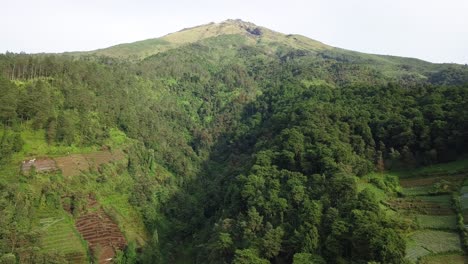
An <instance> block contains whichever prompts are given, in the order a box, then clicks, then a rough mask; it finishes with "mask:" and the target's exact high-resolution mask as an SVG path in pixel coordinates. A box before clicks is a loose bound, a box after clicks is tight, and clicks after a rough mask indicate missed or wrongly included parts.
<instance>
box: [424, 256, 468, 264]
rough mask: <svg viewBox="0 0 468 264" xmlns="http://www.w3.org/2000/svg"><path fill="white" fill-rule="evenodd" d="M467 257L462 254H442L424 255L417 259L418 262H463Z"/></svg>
mask: <svg viewBox="0 0 468 264" xmlns="http://www.w3.org/2000/svg"><path fill="white" fill-rule="evenodd" d="M467 261H468V258H467V257H466V256H465V255H462V254H443V255H434V256H424V257H422V258H421V259H420V260H419V262H418V263H419V264H465V263H467Z"/></svg>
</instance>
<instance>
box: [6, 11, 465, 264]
mask: <svg viewBox="0 0 468 264" xmlns="http://www.w3.org/2000/svg"><path fill="white" fill-rule="evenodd" d="M0 122H1V129H0V211H1V212H2V214H0V263H51V262H52V263H67V262H68V263H91V262H92V263H108V262H109V261H108V260H109V259H113V261H115V262H116V263H235V264H240V263H281V264H282V263H295V264H299V263H349V264H353V263H371V262H374V263H417V262H418V263H432V262H436V261H439V262H445V263H464V262H465V261H466V257H465V255H464V254H465V249H466V246H467V245H468V243H467V241H468V236H467V232H466V230H465V224H467V223H468V220H467V219H468V218H467V217H466V215H467V213H468V211H467V208H468V201H467V199H465V196H466V195H465V193H466V192H467V190H466V185H467V181H468V159H467V156H466V155H467V149H468V134H467V133H466V131H468V69H467V67H466V66H463V65H457V64H432V63H429V62H424V61H421V60H417V59H411V58H401V57H394V56H382V55H373V54H365V53H359V52H354V51H348V50H344V49H339V48H334V47H330V46H327V45H325V44H322V43H320V42H317V41H314V40H310V39H308V38H306V37H302V36H298V35H284V34H281V33H277V32H274V31H272V30H269V29H266V28H263V27H259V26H256V25H254V24H252V23H248V22H243V21H240V20H227V21H225V22H222V23H219V24H214V23H211V24H207V25H202V26H198V27H194V28H189V29H185V30H182V31H179V32H176V33H173V34H169V35H167V36H164V37H162V38H158V39H153V40H146V41H142V42H136V43H130V44H122V45H118V46H114V47H110V48H107V49H102V50H96V51H89V52H82V53H66V54H23V53H20V54H13V53H7V54H1V55H0Z"/></svg>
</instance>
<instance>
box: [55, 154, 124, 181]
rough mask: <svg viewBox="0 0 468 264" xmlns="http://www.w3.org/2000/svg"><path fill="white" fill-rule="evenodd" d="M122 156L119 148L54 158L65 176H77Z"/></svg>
mask: <svg viewBox="0 0 468 264" xmlns="http://www.w3.org/2000/svg"><path fill="white" fill-rule="evenodd" d="M123 158H124V154H123V152H122V151H121V150H115V151H112V152H111V151H108V150H105V151H98V152H93V153H88V154H73V155H69V156H65V157H59V158H55V160H56V162H57V166H58V167H59V168H60V170H61V171H62V174H63V175H64V176H66V177H73V176H78V175H80V173H82V172H88V171H90V170H97V169H99V166H101V165H102V164H106V163H109V162H113V161H118V160H121V159H123Z"/></svg>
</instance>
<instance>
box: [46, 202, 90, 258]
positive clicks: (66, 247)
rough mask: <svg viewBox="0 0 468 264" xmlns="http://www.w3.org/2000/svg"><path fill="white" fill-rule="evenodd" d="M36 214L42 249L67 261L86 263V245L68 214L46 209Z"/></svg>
mask: <svg viewBox="0 0 468 264" xmlns="http://www.w3.org/2000/svg"><path fill="white" fill-rule="evenodd" d="M38 215H39V228H40V230H41V231H42V233H43V235H42V239H41V244H42V245H41V246H42V250H43V251H45V252H48V253H53V254H58V255H61V256H64V257H65V258H66V259H67V260H68V261H69V263H74V264H81V263H88V254H87V250H86V245H85V243H84V241H82V240H81V238H80V237H79V235H78V233H77V232H76V230H75V229H74V226H73V221H72V219H71V218H70V216H68V215H66V214H61V213H60V214H57V213H56V212H52V211H47V210H41V211H40V212H39V214H38Z"/></svg>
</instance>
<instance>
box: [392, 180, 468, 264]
mask: <svg viewBox="0 0 468 264" xmlns="http://www.w3.org/2000/svg"><path fill="white" fill-rule="evenodd" d="M467 176H468V174H466V173H460V172H458V173H456V174H452V175H443V174H440V173H437V174H434V175H431V174H430V173H428V174H427V175H418V177H412V178H403V179H400V186H401V187H402V189H401V194H402V195H403V197H399V198H391V199H389V200H387V205H389V206H390V207H391V208H392V209H394V210H395V211H396V212H399V213H400V214H401V215H402V217H404V218H406V219H410V220H411V221H413V223H414V224H415V225H414V226H415V227H417V228H416V230H414V231H411V232H410V233H408V234H407V239H406V240H407V259H408V260H410V261H411V262H413V263H419V264H422V263H444V264H448V263H465V262H466V261H467V260H468V259H466V257H465V256H464V255H463V254H464V251H463V248H462V245H461V240H460V234H459V229H458V226H457V215H456V210H455V207H454V205H453V201H452V194H453V193H454V192H457V191H459V190H460V188H461V186H462V184H463V183H464V182H465V179H466V178H467ZM461 194H462V196H461V199H460V200H461V204H462V208H465V210H464V213H465V214H466V215H467V216H468V186H467V187H464V188H462V189H461ZM465 219H467V218H466V217H465ZM466 223H467V222H466V221H465V224H466Z"/></svg>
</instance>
